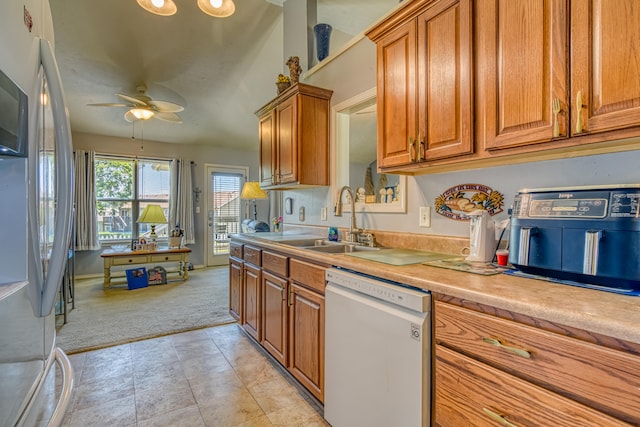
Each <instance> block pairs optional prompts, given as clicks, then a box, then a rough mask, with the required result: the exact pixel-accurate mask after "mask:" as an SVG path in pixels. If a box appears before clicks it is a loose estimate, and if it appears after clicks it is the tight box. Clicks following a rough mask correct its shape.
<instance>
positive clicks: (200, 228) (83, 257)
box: [73, 125, 269, 276]
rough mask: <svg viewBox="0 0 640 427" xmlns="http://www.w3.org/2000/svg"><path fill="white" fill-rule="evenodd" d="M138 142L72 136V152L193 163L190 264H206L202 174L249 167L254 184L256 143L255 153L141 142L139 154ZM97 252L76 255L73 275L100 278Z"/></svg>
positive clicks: (261, 208) (262, 205) (264, 213)
mask: <svg viewBox="0 0 640 427" xmlns="http://www.w3.org/2000/svg"><path fill="white" fill-rule="evenodd" d="M256 129H257V125H256ZM256 139H257V131H256ZM140 143H141V141H140V140H131V139H128V138H114V137H107V136H101V135H92V134H86V133H74V134H73V146H74V148H75V149H82V150H95V151H96V153H97V154H117V155H128V156H140V157H150V158H162V159H171V158H183V159H185V160H188V161H189V160H190V161H194V162H195V163H196V166H195V182H194V184H193V187H194V189H195V188H196V187H197V188H199V189H200V190H202V191H203V193H201V194H200V202H199V203H197V204H196V206H199V207H200V214H196V216H195V228H196V230H195V231H196V244H195V245H190V246H189V247H190V248H191V249H192V250H193V252H192V254H191V262H192V263H193V264H194V265H196V266H200V265H204V264H205V258H206V253H205V247H204V241H205V233H206V232H207V222H206V219H207V218H206V211H207V208H206V206H204V200H205V195H204V192H206V189H207V183H206V182H205V179H206V177H205V170H206V165H207V164H217V165H228V166H248V167H249V179H252V180H255V179H256V178H257V176H258V151H257V149H258V147H257V143H256V149H255V151H250V152H247V151H241V150H231V149H224V148H216V147H211V146H206V145H193V144H167V143H162V142H154V141H146V140H145V141H144V150H143V151H141V150H140ZM256 205H257V207H258V217H259V218H267V217H268V215H269V202H268V200H257V201H256ZM100 252H101V250H99V251H83V252H78V253H77V254H76V274H77V275H78V276H84V275H95V274H100V275H101V274H102V272H103V265H102V258H100Z"/></svg>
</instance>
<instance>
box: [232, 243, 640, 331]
mask: <svg viewBox="0 0 640 427" xmlns="http://www.w3.org/2000/svg"><path fill="white" fill-rule="evenodd" d="M257 234H264V236H259V235H257ZM270 234H275V233H256V234H253V233H251V234H235V235H233V236H232V237H233V239H234V240H238V241H241V242H243V243H249V244H250V243H257V244H260V245H261V246H263V247H265V248H268V249H272V250H277V251H286V252H287V253H289V254H291V255H295V256H300V257H304V258H307V259H309V260H312V261H316V262H319V263H323V264H325V265H326V264H331V265H334V266H337V267H343V268H348V269H351V270H355V271H360V272H366V273H367V274H370V275H372V276H377V277H381V278H384V279H388V280H393V281H396V282H400V283H405V284H407V285H411V286H415V287H418V288H422V289H427V290H429V291H432V292H438V293H443V294H446V295H449V296H453V297H457V298H461V299H466V300H470V301H474V302H477V303H481V304H486V305H490V306H493V307H496V308H501V309H505V310H509V311H513V312H516V313H521V314H524V315H528V316H532V317H536V318H539V319H542V320H546V321H550V322H554V323H558V324H563V325H566V326H571V327H575V328H579V329H584V330H587V331H591V332H595V333H598V334H603V335H607V336H610V337H613V338H617V339H621V340H626V341H630V342H633V343H636V344H640V327H639V326H640V297H636V296H629V295H619V294H615V293H611V292H604V291H598V290H592V289H585V288H580V287H576V286H569V285H562V284H556V283H551V282H547V281H543V280H536V279H528V278H522V277H515V276H511V275H507V274H496V275H492V276H482V275H478V274H472V273H466V272H462V271H455V270H449V269H444V268H438V267H431V266H427V265H423V264H411V265H402V266H396V265H390V264H384V263H380V262H375V261H369V260H366V259H361V258H358V257H354V256H350V255H346V254H327V253H319V252H314V251H312V250H308V249H303V248H297V247H295V246H290V245H287V244H286V240H287V238H282V237H281V238H278V237H277V236H269V235H270ZM294 236H295V235H290V236H289V237H288V238H290V239H294V238H296V237H294ZM274 237H276V239H275V240H274ZM297 238H303V237H301V235H298V236H297ZM318 238H320V239H321V238H322V237H318Z"/></svg>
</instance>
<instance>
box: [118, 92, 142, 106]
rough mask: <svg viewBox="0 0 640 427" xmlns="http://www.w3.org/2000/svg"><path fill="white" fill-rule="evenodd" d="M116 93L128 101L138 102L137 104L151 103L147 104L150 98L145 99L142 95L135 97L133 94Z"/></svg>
mask: <svg viewBox="0 0 640 427" xmlns="http://www.w3.org/2000/svg"><path fill="white" fill-rule="evenodd" d="M116 95H117V96H119V97H120V98H122V99H124V100H127V101H129V102H132V103H134V104H137V105H144V106H147V105H149V104H147V101H148V99H144V98H142V97H139V98H134V97H133V96H129V95H124V94H122V93H116ZM145 98H147V97H145Z"/></svg>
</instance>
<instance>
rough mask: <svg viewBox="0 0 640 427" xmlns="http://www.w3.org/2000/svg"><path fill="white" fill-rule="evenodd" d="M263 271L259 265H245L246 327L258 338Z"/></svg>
mask: <svg viewBox="0 0 640 427" xmlns="http://www.w3.org/2000/svg"><path fill="white" fill-rule="evenodd" d="M261 276H262V272H261V270H260V268H259V267H256V266H254V265H251V264H245V265H244V307H243V308H244V310H243V311H244V322H243V323H242V326H243V327H244V329H245V330H246V331H247V332H248V333H249V335H251V336H252V337H254V338H255V339H256V340H258V341H260V340H261V338H262V337H261V333H260V331H261V328H260V323H261V319H260V283H261Z"/></svg>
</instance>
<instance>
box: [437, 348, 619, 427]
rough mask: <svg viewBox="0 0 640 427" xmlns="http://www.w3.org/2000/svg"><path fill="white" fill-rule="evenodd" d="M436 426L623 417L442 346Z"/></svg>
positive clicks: (600, 423) (596, 421)
mask: <svg viewBox="0 0 640 427" xmlns="http://www.w3.org/2000/svg"><path fill="white" fill-rule="evenodd" d="M435 354H436V365H435V366H436V368H435V383H436V387H435V420H436V423H435V425H437V426H497V425H504V426H557V427H562V426H565V427H575V426H583V427H590V426H591V427H605V426H620V425H624V424H622V423H621V422H620V421H619V420H616V419H614V418H612V417H609V416H606V415H604V414H602V413H600V412H598V411H596V410H594V409H591V408H589V407H586V406H584V405H581V404H579V403H577V402H575V401H572V400H570V399H567V398H564V397H562V396H559V395H557V394H555V393H552V392H550V391H548V390H545V389H543V388H541V387H537V386H535V385H533V384H531V383H529V382H526V381H523V380H520V379H518V378H517V377H515V376H512V375H509V374H507V373H505V372H502V371H500V370H498V369H495V368H492V367H491V366H489V365H486V364H484V363H481V362H479V361H477V360H474V359H472V358H470V357H466V356H464V355H462V354H460V353H457V352H455V351H453V350H450V349H447V348H445V347H443V346H439V345H438V346H436V351H435Z"/></svg>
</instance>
